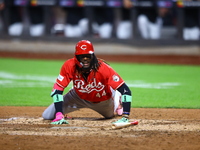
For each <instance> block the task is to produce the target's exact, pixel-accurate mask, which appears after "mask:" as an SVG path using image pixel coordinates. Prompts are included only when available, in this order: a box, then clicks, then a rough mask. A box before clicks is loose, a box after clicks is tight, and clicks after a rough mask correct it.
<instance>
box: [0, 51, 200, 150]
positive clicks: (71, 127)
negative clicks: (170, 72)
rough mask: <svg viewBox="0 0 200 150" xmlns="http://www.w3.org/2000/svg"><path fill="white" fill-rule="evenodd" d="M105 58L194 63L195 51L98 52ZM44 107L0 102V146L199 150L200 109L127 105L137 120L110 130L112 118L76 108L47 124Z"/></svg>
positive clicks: (197, 60)
mask: <svg viewBox="0 0 200 150" xmlns="http://www.w3.org/2000/svg"><path fill="white" fill-rule="evenodd" d="M66 56H67V57H71V56H72V55H71V54H69V55H63V54H48V55H46V54H37V53H25V52H21V53H18V52H3V51H1V52H0V57H15V58H26V59H32V58H34V59H35V58H40V59H67V57H66ZM100 57H101V58H103V59H105V60H107V61H124V62H136V63H163V64H189V65H200V56H188V57H187V56H178V55H176V56H170V55H167V56H165V55H163V56H157V55H154V56H153V55H151V56H144V55H142V56H141V55H127V56H126V57H122V55H120V56H112V57H109V56H108V55H106V56H103V55H101V56H100ZM44 109H45V108H44V107H11V106H9V107H0V149H1V150H19V149H20V150H64V149H73V150H88V149H91V150H107V149H108V150H130V149H131V150H169V149H170V150H188V149H190V150H199V149H200V115H199V114H200V109H147V108H132V109H131V115H130V120H131V121H134V120H137V121H139V124H138V125H135V126H129V127H127V128H123V129H118V130H114V129H112V127H111V124H112V122H113V121H115V120H117V119H118V117H116V118H113V119H108V120H105V119H103V118H102V116H100V115H99V114H97V113H96V112H94V111H92V110H89V109H82V110H80V111H76V112H73V113H70V114H69V115H70V116H71V117H73V119H70V120H68V122H69V124H68V125H50V124H49V123H50V121H48V120H43V119H42V118H41V114H42V112H43V111H44Z"/></svg>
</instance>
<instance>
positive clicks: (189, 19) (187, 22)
mask: <svg viewBox="0 0 200 150" xmlns="http://www.w3.org/2000/svg"><path fill="white" fill-rule="evenodd" d="M185 1H192V0H185ZM193 1H198V0H193ZM199 3H200V1H199ZM199 11H200V10H199V8H198V7H185V8H184V16H185V19H184V29H183V38H184V40H199V39H200V28H199V27H200V23H199V20H200V15H199Z"/></svg>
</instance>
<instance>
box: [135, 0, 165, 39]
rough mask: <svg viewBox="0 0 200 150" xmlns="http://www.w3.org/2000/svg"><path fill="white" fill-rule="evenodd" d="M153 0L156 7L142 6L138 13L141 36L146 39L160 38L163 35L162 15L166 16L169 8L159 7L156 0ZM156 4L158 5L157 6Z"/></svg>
mask: <svg viewBox="0 0 200 150" xmlns="http://www.w3.org/2000/svg"><path fill="white" fill-rule="evenodd" d="M143 1H151V2H152V3H153V5H154V7H146V8H145V7H140V8H139V10H138V11H139V15H138V20H137V21H138V22H137V23H138V28H139V31H140V33H141V36H142V37H143V38H144V39H159V38H160V35H161V28H162V26H163V20H162V17H164V16H165V15H166V14H167V13H168V11H169V9H168V8H165V7H157V3H156V2H157V1H155V0H143ZM155 6H156V7H155Z"/></svg>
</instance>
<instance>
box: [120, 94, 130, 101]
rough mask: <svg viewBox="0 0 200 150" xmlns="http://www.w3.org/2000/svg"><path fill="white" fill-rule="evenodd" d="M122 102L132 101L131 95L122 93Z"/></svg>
mask: <svg viewBox="0 0 200 150" xmlns="http://www.w3.org/2000/svg"><path fill="white" fill-rule="evenodd" d="M122 102H132V96H131V95H122Z"/></svg>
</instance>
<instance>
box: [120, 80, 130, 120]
mask: <svg viewBox="0 0 200 150" xmlns="http://www.w3.org/2000/svg"><path fill="white" fill-rule="evenodd" d="M117 90H118V91H119V92H120V93H121V94H122V106H123V115H124V116H126V117H128V116H129V114H130V110H131V102H132V95H131V90H130V89H129V87H128V86H127V85H126V84H125V83H124V84H123V85H122V86H121V87H119V88H118V89H117Z"/></svg>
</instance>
